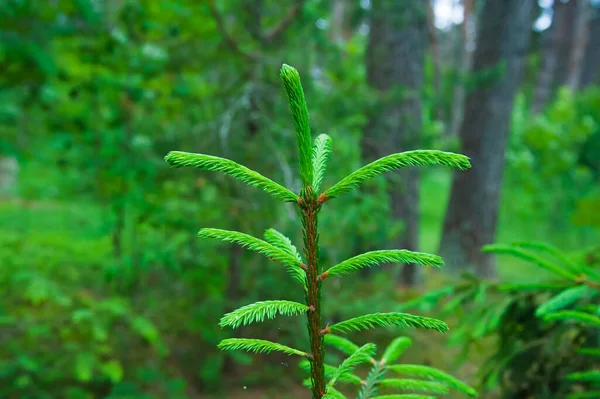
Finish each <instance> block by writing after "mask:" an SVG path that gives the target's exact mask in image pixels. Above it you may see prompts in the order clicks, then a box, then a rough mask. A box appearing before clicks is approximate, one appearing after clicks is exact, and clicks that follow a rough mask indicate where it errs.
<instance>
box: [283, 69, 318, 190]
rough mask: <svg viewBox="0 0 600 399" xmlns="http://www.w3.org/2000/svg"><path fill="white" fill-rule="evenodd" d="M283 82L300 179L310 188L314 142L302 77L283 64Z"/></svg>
mask: <svg viewBox="0 0 600 399" xmlns="http://www.w3.org/2000/svg"><path fill="white" fill-rule="evenodd" d="M280 75H281V80H282V81H283V86H284V87H285V92H286V94H287V99H288V103H289V106H290V111H291V112H292V120H293V121H294V128H295V129H296V138H297V140H298V150H299V154H298V157H299V160H300V177H301V179H302V184H303V186H304V187H306V186H310V185H311V184H312V181H313V169H312V161H311V153H312V143H311V142H312V140H311V136H310V122H309V118H308V108H307V106H306V99H305V98H304V90H303V89H302V83H301V82H300V75H299V74H298V71H297V70H296V68H293V67H291V66H289V65H286V64H283V66H282V67H281V73H280Z"/></svg>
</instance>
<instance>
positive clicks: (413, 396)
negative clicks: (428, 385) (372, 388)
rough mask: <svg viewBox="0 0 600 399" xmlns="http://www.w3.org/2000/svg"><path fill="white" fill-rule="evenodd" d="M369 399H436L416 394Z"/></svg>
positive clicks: (399, 394) (381, 396)
mask: <svg viewBox="0 0 600 399" xmlns="http://www.w3.org/2000/svg"><path fill="white" fill-rule="evenodd" d="M360 399H362V398H360ZM369 399H436V397H435V396H431V395H422V394H418V393H393V394H390V395H379V396H372V397H369Z"/></svg>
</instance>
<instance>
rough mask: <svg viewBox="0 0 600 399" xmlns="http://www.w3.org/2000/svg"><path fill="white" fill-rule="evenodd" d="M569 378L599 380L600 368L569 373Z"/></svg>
mask: <svg viewBox="0 0 600 399" xmlns="http://www.w3.org/2000/svg"><path fill="white" fill-rule="evenodd" d="M567 379H568V380H570V381H589V382H597V381H600V370H588V371H578V372H576V373H570V374H569V375H567Z"/></svg>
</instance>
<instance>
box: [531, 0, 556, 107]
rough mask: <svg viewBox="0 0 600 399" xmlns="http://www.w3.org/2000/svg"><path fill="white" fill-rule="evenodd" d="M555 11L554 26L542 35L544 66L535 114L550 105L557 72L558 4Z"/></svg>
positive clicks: (538, 80) (539, 73) (540, 71)
mask: <svg viewBox="0 0 600 399" xmlns="http://www.w3.org/2000/svg"><path fill="white" fill-rule="evenodd" d="M553 9H554V11H553V12H554V16H553V17H552V25H550V27H549V28H548V29H546V31H545V32H543V33H542V54H541V56H542V65H541V66H540V70H539V72H538V75H537V81H536V84H535V89H534V92H533V101H532V104H531V112H532V113H534V114H537V113H540V112H542V111H543V109H544V107H545V106H546V104H547V103H548V100H549V98H550V93H551V88H552V79H553V78H554V71H555V70H556V63H557V57H558V34H559V29H558V27H557V25H558V24H559V22H558V21H559V20H560V19H561V18H560V14H559V12H560V7H556V2H555V3H554V4H553Z"/></svg>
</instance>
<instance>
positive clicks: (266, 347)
mask: <svg viewBox="0 0 600 399" xmlns="http://www.w3.org/2000/svg"><path fill="white" fill-rule="evenodd" d="M218 347H219V348H220V349H222V350H233V351H238V350H243V351H247V352H254V353H271V352H274V351H275V352H283V353H285V354H286V355H297V356H302V357H308V353H305V352H302V351H300V350H298V349H294V348H290V347H289V346H285V345H281V344H278V343H276V342H271V341H266V340H264V339H252V338H227V339H224V340H222V341H221V342H220V343H219V345H218Z"/></svg>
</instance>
